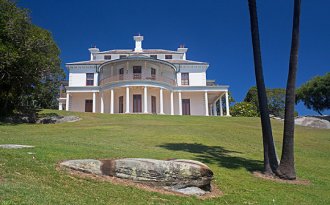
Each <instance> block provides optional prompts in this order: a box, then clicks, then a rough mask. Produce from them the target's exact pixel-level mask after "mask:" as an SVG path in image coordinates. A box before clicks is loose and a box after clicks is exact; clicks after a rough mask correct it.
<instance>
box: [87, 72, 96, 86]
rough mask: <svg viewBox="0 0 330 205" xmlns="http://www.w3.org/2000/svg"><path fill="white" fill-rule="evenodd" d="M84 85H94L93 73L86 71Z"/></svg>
mask: <svg viewBox="0 0 330 205" xmlns="http://www.w3.org/2000/svg"><path fill="white" fill-rule="evenodd" d="M86 85H87V86H93V85H94V73H86Z"/></svg>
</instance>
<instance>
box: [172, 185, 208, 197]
mask: <svg viewBox="0 0 330 205" xmlns="http://www.w3.org/2000/svg"><path fill="white" fill-rule="evenodd" d="M166 189H169V190H171V191H175V192H179V193H182V194H186V195H197V196H202V195H204V194H207V193H209V192H208V191H204V190H203V189H201V188H198V187H186V188H182V189H173V188H171V187H169V188H167V187H166Z"/></svg>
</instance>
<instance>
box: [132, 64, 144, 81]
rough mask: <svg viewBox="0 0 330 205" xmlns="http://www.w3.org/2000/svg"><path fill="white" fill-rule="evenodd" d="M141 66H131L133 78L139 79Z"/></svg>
mask: <svg viewBox="0 0 330 205" xmlns="http://www.w3.org/2000/svg"><path fill="white" fill-rule="evenodd" d="M141 71H142V67H141V66H133V79H141Z"/></svg>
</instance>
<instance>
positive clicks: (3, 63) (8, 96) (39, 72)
mask: <svg viewBox="0 0 330 205" xmlns="http://www.w3.org/2000/svg"><path fill="white" fill-rule="evenodd" d="M59 53H60V51H59V49H58V47H57V45H56V43H55V42H54V40H53V38H52V36H51V34H50V33H49V32H48V31H46V30H44V29H42V28H40V27H38V26H35V25H33V24H32V23H31V20H30V17H29V13H28V11H27V10H26V9H21V8H18V7H17V6H16V4H15V3H14V2H13V1H11V0H0V87H1V90H0V115H1V116H3V115H8V114H11V113H12V112H13V111H17V112H26V111H29V110H33V109H34V108H37V107H40V108H51V107H53V106H54V102H55V99H56V97H57V94H58V83H59V80H61V79H62V78H63V77H64V73H63V70H62V69H61V68H60V59H59ZM55 88H56V89H55Z"/></svg>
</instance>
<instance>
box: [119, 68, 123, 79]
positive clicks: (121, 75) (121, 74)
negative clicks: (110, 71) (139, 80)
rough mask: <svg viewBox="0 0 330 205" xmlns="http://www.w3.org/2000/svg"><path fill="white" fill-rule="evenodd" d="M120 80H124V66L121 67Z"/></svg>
mask: <svg viewBox="0 0 330 205" xmlns="http://www.w3.org/2000/svg"><path fill="white" fill-rule="evenodd" d="M119 80H124V68H121V69H119Z"/></svg>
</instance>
